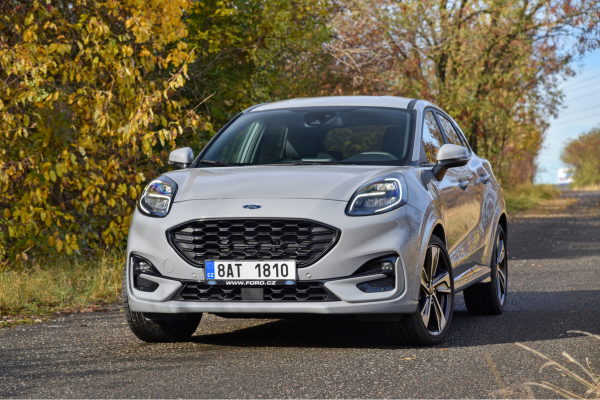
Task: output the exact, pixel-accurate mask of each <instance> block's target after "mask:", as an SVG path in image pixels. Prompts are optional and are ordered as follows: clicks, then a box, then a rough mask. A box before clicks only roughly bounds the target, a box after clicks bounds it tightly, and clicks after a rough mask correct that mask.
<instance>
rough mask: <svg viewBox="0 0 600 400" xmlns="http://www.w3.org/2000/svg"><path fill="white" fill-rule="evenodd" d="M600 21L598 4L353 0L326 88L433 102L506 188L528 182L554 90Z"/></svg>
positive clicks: (591, 0) (339, 25) (342, 20)
mask: <svg viewBox="0 0 600 400" xmlns="http://www.w3.org/2000/svg"><path fill="white" fill-rule="evenodd" d="M599 22H600V7H599V6H598V1H597V0H579V1H571V0H519V1H497V0H486V1H480V2H471V1H468V0H459V1H434V0H422V1H413V0H405V1H391V0H390V1H388V0H356V1H353V2H350V3H347V6H346V7H344V8H343V9H342V11H341V12H340V13H339V14H338V15H337V16H336V17H335V19H334V20H333V21H332V27H333V31H334V33H335V34H336V39H335V40H333V41H332V42H331V43H329V45H328V46H329V51H330V53H331V54H332V55H333V56H334V58H335V62H334V65H333V66H332V67H331V68H330V70H331V74H330V84H329V85H328V86H326V87H325V91H326V92H328V93H363V94H396V95H404V96H407V97H416V98H425V99H428V100H431V101H432V102H434V103H436V104H438V105H440V106H441V107H443V108H444V109H446V110H447V111H448V112H449V113H450V114H451V115H452V116H453V117H454V118H455V119H456V120H457V122H458V124H459V125H460V126H461V128H462V130H463V131H464V133H465V134H466V136H467V138H468V139H469V142H470V144H471V146H472V147H473V149H474V150H475V152H477V153H478V154H480V155H482V156H484V157H487V158H489V159H490V160H491V161H492V162H493V163H494V165H495V169H496V172H497V174H498V175H499V176H500V178H501V179H502V180H503V181H504V182H505V183H506V184H518V183H522V182H524V181H531V180H532V179H533V177H534V175H535V156H536V155H537V152H538V151H539V149H540V146H541V144H542V140H543V136H544V133H545V131H546V129H547V127H548V121H549V119H550V118H551V117H552V116H556V115H557V113H558V111H559V109H560V107H561V101H562V93H561V92H560V91H559V90H558V88H557V84H558V83H559V82H560V80H561V79H563V78H565V77H567V76H571V75H573V70H572V69H571V64H572V62H573V60H574V59H575V58H576V56H577V55H580V54H583V53H584V52H585V51H588V50H591V49H595V48H597V47H598V45H599V41H598V39H599V37H600V36H599V32H600V31H599V27H600V25H599Z"/></svg>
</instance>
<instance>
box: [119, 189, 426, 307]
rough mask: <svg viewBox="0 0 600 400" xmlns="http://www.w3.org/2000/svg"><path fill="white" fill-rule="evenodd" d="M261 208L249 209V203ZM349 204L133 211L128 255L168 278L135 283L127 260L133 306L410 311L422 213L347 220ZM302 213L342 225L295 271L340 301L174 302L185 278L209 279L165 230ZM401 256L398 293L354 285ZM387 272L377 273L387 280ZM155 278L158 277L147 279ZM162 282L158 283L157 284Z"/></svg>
mask: <svg viewBox="0 0 600 400" xmlns="http://www.w3.org/2000/svg"><path fill="white" fill-rule="evenodd" d="M249 203H258V204H261V205H262V208H260V209H255V210H248V209H244V208H242V206H243V205H244V204H249ZM345 206H346V203H345V202H340V201H333V200H312V199H308V200H306V199H302V200H294V199H241V200H233V199H219V200H195V201H185V202H178V203H174V204H173V207H172V209H171V212H170V213H169V215H168V216H167V217H165V218H152V217H147V216H145V215H143V214H141V213H140V212H139V211H137V210H136V211H135V213H134V216H133V220H132V223H131V227H130V232H129V240H128V245H127V253H128V254H129V255H131V254H137V255H140V256H142V257H144V258H146V259H147V260H149V261H150V262H151V263H152V264H153V265H154V266H155V267H156V268H157V269H158V270H159V272H160V273H161V274H162V275H163V278H156V281H157V283H159V284H160V285H161V286H159V290H157V291H156V292H143V291H139V290H137V289H134V288H133V287H132V285H131V282H132V277H133V275H132V274H133V273H132V271H131V268H130V266H129V260H130V257H128V267H127V269H128V282H129V284H128V295H129V307H130V309H131V310H132V311H136V312H152V313H201V312H210V313H277V314H282V313H283V314H287V313H315V314H371V313H375V314H400V313H411V312H414V311H415V310H416V307H417V304H416V302H415V301H414V300H412V297H413V296H412V293H411V288H413V287H414V286H415V285H413V284H412V282H414V278H415V277H414V274H415V272H414V271H415V268H414V266H415V265H416V263H417V260H418V253H419V245H418V242H419V240H418V239H419V229H420V227H421V225H422V218H423V215H422V214H421V213H420V212H419V211H417V210H416V209H414V208H413V207H411V206H410V205H405V206H403V207H401V208H399V209H397V210H394V211H392V212H389V213H385V214H381V215H376V216H369V217H348V216H346V215H345V213H344V209H345ZM290 217H293V218H297V219H310V220H313V221H317V222H322V223H324V224H328V225H331V226H334V227H337V228H338V229H340V230H341V236H340V238H339V241H338V242H337V244H336V245H335V246H334V247H333V248H332V249H331V250H330V251H329V252H328V253H327V254H325V255H324V256H323V257H322V258H321V259H319V260H318V261H317V262H315V263H314V264H312V265H310V266H308V267H304V268H299V269H298V277H297V280H298V282H308V281H313V280H320V281H326V283H325V287H326V288H327V289H328V290H329V291H330V292H332V293H333V294H334V295H335V296H336V297H337V298H338V299H339V300H338V301H321V302H319V301H293V302H275V301H269V302H267V301H176V300H172V297H173V294H175V293H176V292H177V291H178V290H179V289H180V288H181V282H179V280H182V281H197V282H202V281H204V278H205V277H204V269H203V268H198V267H195V266H192V265H190V264H189V263H188V262H186V261H185V260H184V259H183V258H182V257H180V256H179V254H178V253H177V252H176V251H175V250H174V249H173V248H172V247H171V245H170V244H169V243H168V241H167V237H166V234H165V232H166V231H167V230H168V229H169V228H171V227H173V226H176V225H179V224H181V223H184V222H187V221H189V220H191V219H209V218H210V219H215V218H216V219H219V218H222V219H228V218H290ZM392 253H394V254H398V255H399V256H400V257H399V259H398V261H397V263H396V287H395V289H394V290H390V291H385V292H378V293H365V292H363V291H361V290H360V289H358V288H357V286H356V285H357V284H359V283H361V282H365V281H370V280H373V279H376V278H377V276H375V275H371V276H362V277H351V275H352V274H353V273H354V272H355V271H356V270H357V269H358V268H359V267H360V266H361V265H363V264H364V263H366V262H367V261H369V260H372V259H374V258H377V257H381V256H384V255H388V254H392ZM382 276H383V275H380V277H382ZM148 279H150V280H152V279H154V278H153V277H148ZM158 280H160V282H159V281H158Z"/></svg>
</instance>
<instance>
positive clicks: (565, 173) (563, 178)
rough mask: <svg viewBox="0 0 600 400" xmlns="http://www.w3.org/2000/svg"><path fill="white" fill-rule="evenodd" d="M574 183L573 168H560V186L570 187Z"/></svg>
mask: <svg viewBox="0 0 600 400" xmlns="http://www.w3.org/2000/svg"><path fill="white" fill-rule="evenodd" d="M570 183H573V169H571V168H559V169H558V184H559V185H568V184H570Z"/></svg>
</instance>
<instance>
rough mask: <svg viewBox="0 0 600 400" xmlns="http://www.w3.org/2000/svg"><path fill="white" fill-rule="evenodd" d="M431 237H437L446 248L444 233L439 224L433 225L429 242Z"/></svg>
mask: <svg viewBox="0 0 600 400" xmlns="http://www.w3.org/2000/svg"><path fill="white" fill-rule="evenodd" d="M432 235H435V236H437V237H439V238H440V239H441V240H442V242H444V246H446V231H445V230H444V227H443V225H442V224H441V222H439V221H438V223H437V224H436V225H435V227H434V228H433V230H432V231H431V234H430V235H429V240H431V236H432ZM429 240H428V242H429Z"/></svg>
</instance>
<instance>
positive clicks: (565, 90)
mask: <svg viewBox="0 0 600 400" xmlns="http://www.w3.org/2000/svg"><path fill="white" fill-rule="evenodd" d="M598 84H600V80H598V82H594V83H592V84H591V87H593V88H597V87H598V86H600V85H598ZM589 88H590V85H589V84H588V85H586V86H582V87H580V88H577V89H575V90H571V89H570V88H561V90H562V91H563V93H564V92H569V94H573V93H577V92H581V91H582V90H587V89H589Z"/></svg>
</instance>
